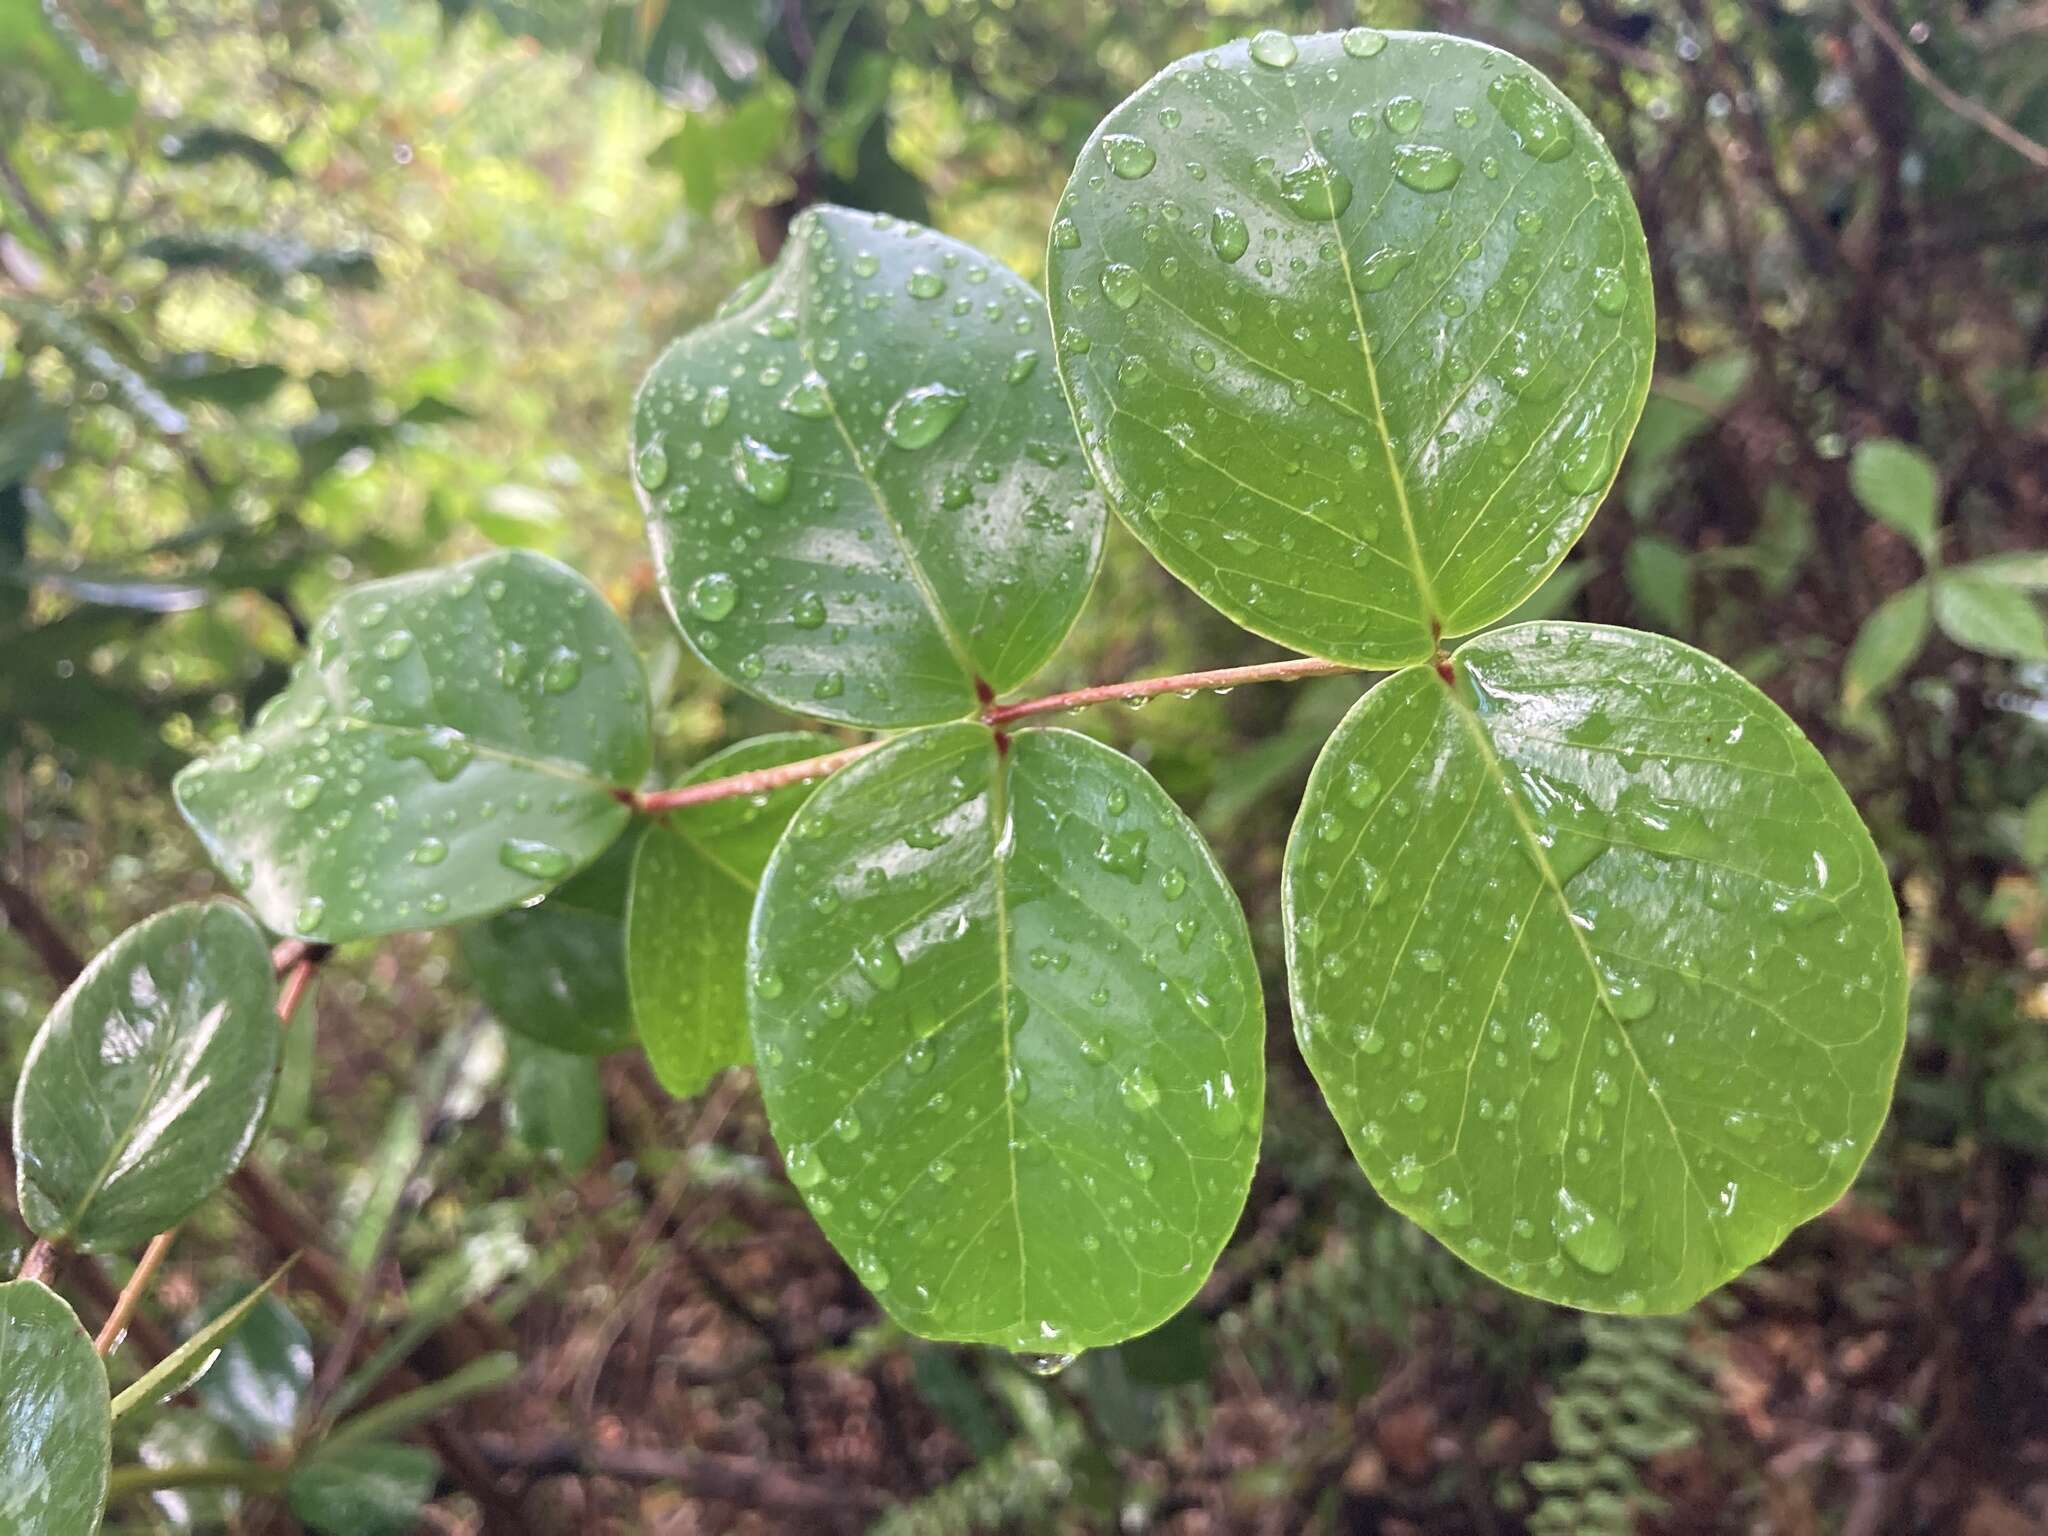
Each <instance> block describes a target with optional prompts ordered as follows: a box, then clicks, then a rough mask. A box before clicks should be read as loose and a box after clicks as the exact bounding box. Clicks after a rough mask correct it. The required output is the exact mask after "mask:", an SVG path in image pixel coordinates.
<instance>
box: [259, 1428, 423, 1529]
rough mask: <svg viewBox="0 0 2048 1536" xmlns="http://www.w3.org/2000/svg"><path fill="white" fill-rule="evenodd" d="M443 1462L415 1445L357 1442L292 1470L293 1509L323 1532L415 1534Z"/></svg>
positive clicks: (289, 1492)
mask: <svg viewBox="0 0 2048 1536" xmlns="http://www.w3.org/2000/svg"><path fill="white" fill-rule="evenodd" d="M439 1475H440V1464H439V1463H438V1462H436V1461H435V1460H434V1458H433V1457H432V1456H431V1455H429V1454H428V1453H427V1452H425V1451H422V1450H417V1449H415V1448H414V1447H412V1446H409V1445H380V1444H370V1445H351V1446H346V1447H344V1448H342V1449H340V1450H335V1451H326V1452H323V1453H321V1454H319V1455H316V1456H314V1457H313V1458H312V1459H311V1460H310V1461H308V1462H306V1463H305V1464H304V1465H303V1466H301V1467H300V1468H299V1469H298V1471H296V1472H294V1473H293V1474H292V1480H291V1483H290V1485H289V1486H288V1487H287V1489H286V1497H287V1500H288V1502H289V1503H290V1504H291V1510H292V1513H293V1514H294V1515H296V1516H298V1517H299V1519H301V1520H303V1521H304V1522H305V1523H306V1525H307V1527H308V1528H309V1529H311V1530H313V1531H317V1532H318V1533H319V1536H412V1532H413V1531H415V1530H417V1529H418V1527H419V1518H420V1506H421V1505H423V1504H425V1503H426V1502H427V1500H428V1499H430V1498H432V1497H433V1494H434V1483H435V1480H436V1478H437V1477H438V1476H439Z"/></svg>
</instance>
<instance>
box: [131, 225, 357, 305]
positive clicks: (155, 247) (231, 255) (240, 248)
mask: <svg viewBox="0 0 2048 1536" xmlns="http://www.w3.org/2000/svg"><path fill="white" fill-rule="evenodd" d="M135 254H136V255H137V256H141V257H143V258H145V259H147V260H150V261H160V262H162V263H163V264H164V265H165V266H166V267H168V268H169V269H170V270H171V272H172V273H173V274H177V273H183V272H201V271H210V272H224V273H226V274H228V275H229V276H231V277H238V278H240V279H242V281H244V282H247V283H253V284H254V285H255V286H257V287H258V288H261V289H264V290H266V291H268V290H270V289H274V288H276V287H278V286H279V285H281V284H283V283H284V282H285V281H286V280H287V279H289V278H294V277H301V276H303V277H317V278H318V279H320V281H321V282H323V283H326V284H327V285H328V286H330V287H334V288H375V287H376V286H377V285H378V283H379V282H380V281H382V279H383V274H382V272H380V271H379V270H378V267H377V258H376V257H375V256H374V255H372V254H371V253H370V252H369V251H367V250H365V249H363V248H362V247H360V246H353V245H344V246H317V245H308V244H307V243H306V242H305V241H303V240H295V239H293V238H291V237H290V236H286V235H265V234H259V233H256V232H254V231H251V230H226V231H221V232H218V233H214V234H203V235H157V236H154V237H153V238H151V239H148V240H145V241H143V242H142V244H141V245H139V246H137V247H136V248H135Z"/></svg>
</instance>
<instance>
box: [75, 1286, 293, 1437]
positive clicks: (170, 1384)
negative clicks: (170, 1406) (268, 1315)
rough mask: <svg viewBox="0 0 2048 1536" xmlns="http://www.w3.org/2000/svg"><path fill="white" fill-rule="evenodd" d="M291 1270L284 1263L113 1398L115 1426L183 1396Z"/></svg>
mask: <svg viewBox="0 0 2048 1536" xmlns="http://www.w3.org/2000/svg"><path fill="white" fill-rule="evenodd" d="M290 1267H291V1261H290V1260H287V1261H286V1262H285V1264H284V1265H283V1266H282V1267H280V1268H279V1269H277V1270H275V1271H273V1272H272V1274H271V1276H270V1278H269V1279H268V1280H265V1281H264V1282H263V1283H262V1284H261V1285H259V1286H258V1287H257V1288H256V1289H255V1290H253V1291H251V1292H250V1293H249V1294H248V1295H247V1296H244V1297H243V1298H242V1299H241V1300H240V1301H238V1302H236V1303H235V1304H234V1305H233V1306H231V1307H228V1308H227V1309H226V1310H225V1311H223V1312H221V1313H220V1314H219V1315H218V1316H216V1317H214V1318H212V1319H211V1320H210V1321H208V1322H207V1323H205V1324H203V1325H202V1326H201V1327H200V1328H199V1329H198V1330H197V1331H196V1332H194V1333H193V1334H192V1335H191V1336H190V1337H189V1338H187V1339H186V1340H185V1341H184V1342H183V1343H182V1344H180V1345H179V1346H178V1347H177V1348H176V1349H174V1350H172V1351H171V1352H170V1353H169V1354H168V1355H165V1356H164V1357H163V1359H161V1360H159V1361H158V1362H157V1363H156V1364H155V1365H153V1366H151V1367H150V1368H149V1369H148V1370H147V1371H145V1372H143V1373H142V1375H141V1377H140V1378H138V1379H137V1380H136V1381H135V1382H134V1383H133V1384H132V1385H131V1386H129V1387H127V1388H126V1389H124V1390H123V1391H122V1392H121V1393H120V1394H119V1395H118V1396H116V1397H115V1398H114V1401H113V1417H114V1422H115V1423H117V1424H118V1423H120V1421H121V1420H122V1419H124V1418H126V1417H127V1416H128V1415H129V1414H131V1413H133V1412H134V1411H135V1410H136V1409H138V1408H147V1407H150V1406H151V1405H152V1404H155V1403H160V1402H162V1401H163V1400H164V1399H165V1398H167V1397H171V1396H174V1395H176V1394H177V1393H179V1392H182V1391H183V1390H184V1389H185V1388H187V1387H189V1386H191V1385H192V1383H193V1382H194V1381H195V1380H197V1379H198V1378H199V1377H201V1376H202V1375H204V1374H205V1372H206V1370H207V1368H208V1364H209V1362H210V1361H211V1359H212V1357H213V1355H214V1354H215V1353H216V1352H217V1351H218V1350H219V1349H220V1348H221V1346H222V1344H223V1342H224V1341H225V1340H226V1339H227V1337H228V1336H229V1335H231V1334H232V1333H233V1332H234V1331H235V1330H236V1329H237V1328H239V1327H240V1326H241V1325H242V1323H243V1322H244V1321H245V1320H246V1319H247V1318H248V1316H249V1314H250V1313H251V1312H252V1311H253V1310H254V1309H255V1308H256V1307H257V1305H258V1304H259V1303H261V1302H262V1300H263V1298H264V1297H265V1296H266V1295H267V1294H268V1293H269V1291H270V1288H271V1287H272V1286H274V1285H276V1284H277V1282H278V1281H279V1280H281V1279H283V1278H284V1272H285V1270H286V1269H289V1268H290Z"/></svg>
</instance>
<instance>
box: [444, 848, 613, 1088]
mask: <svg viewBox="0 0 2048 1536" xmlns="http://www.w3.org/2000/svg"><path fill="white" fill-rule="evenodd" d="M637 841H638V839H637V838H636V837H635V836H634V834H632V833H631V832H629V833H628V834H627V835H626V836H625V837H622V838H620V839H619V840H618V841H617V842H615V843H613V844H612V846H611V847H610V848H609V849H607V850H606V851H605V853H604V854H603V856H602V857H600V858H599V859H598V861H597V862H596V863H595V864H593V865H591V866H590V868H588V869H586V870H584V871H583V873H582V874H580V875H578V876H577V877H576V878H575V879H573V880H570V881H568V882H567V883H566V884H564V885H562V886H561V887H559V888H558V889H557V890H555V891H554V892H552V893H551V894H550V895H549V896H548V898H547V900H545V901H543V902H541V903H540V904H539V905H538V906H532V907H514V908H513V909H512V910H511V911H509V912H500V913H499V914H498V915H497V916H496V917H491V918H486V919H485V920H484V921H483V922H481V923H473V924H471V925H469V926H468V927H466V928H464V929H463V930H462V933H461V944H462V959H463V963H464V964H465V965H466V966H467V967H468V968H469V974H470V976H471V977H472V979H474V980H475V982H476V989H477V992H478V993H479V994H480V995H481V996H482V998H483V1000H484V1006H485V1007H487V1008H489V1009H490V1010H491V1012H492V1013H493V1014H495V1015H497V1018H498V1021H499V1022H500V1023H502V1024H504V1025H505V1026H506V1027H507V1028H510V1029H514V1030H517V1031H518V1032H519V1033H520V1034H522V1035H524V1036H526V1038H527V1039H529V1040H532V1041H534V1042H535V1043H536V1044H538V1045H541V1046H544V1047H547V1048H549V1049H551V1050H554V1051H569V1052H574V1053H575V1054H577V1055H582V1056H604V1055H608V1054H609V1053H610V1052H612V1051H618V1050H624V1049H625V1048H626V1047H627V1046H629V1045H631V1044H632V1043H633V1008H632V1002H631V999H630V998H629V997H628V996H627V992H626V935H625V913H626V882H627V880H628V879H629V878H630V877H631V875H632V871H633V851H634V846H635V844H636V842H637Z"/></svg>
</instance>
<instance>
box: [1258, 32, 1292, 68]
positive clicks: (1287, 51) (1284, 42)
mask: <svg viewBox="0 0 2048 1536" xmlns="http://www.w3.org/2000/svg"><path fill="white" fill-rule="evenodd" d="M1251 55H1252V57H1253V58H1254V59H1257V60H1258V61H1259V62H1260V63H1261V64H1263V65H1265V66H1266V67H1267V68H1268V69H1285V68H1287V66H1288V65H1290V64H1292V63H1293V62H1294V61H1295V59H1296V58H1298V57H1299V56H1300V55H1299V52H1298V50H1297V49H1296V48H1295V46H1294V39H1293V38H1291V37H1289V36H1288V35H1287V34H1286V33H1285V32H1274V31H1270V30H1268V31H1265V32H1261V33H1260V34H1259V35H1258V36H1257V37H1255V38H1253V39H1252V44H1251Z"/></svg>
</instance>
